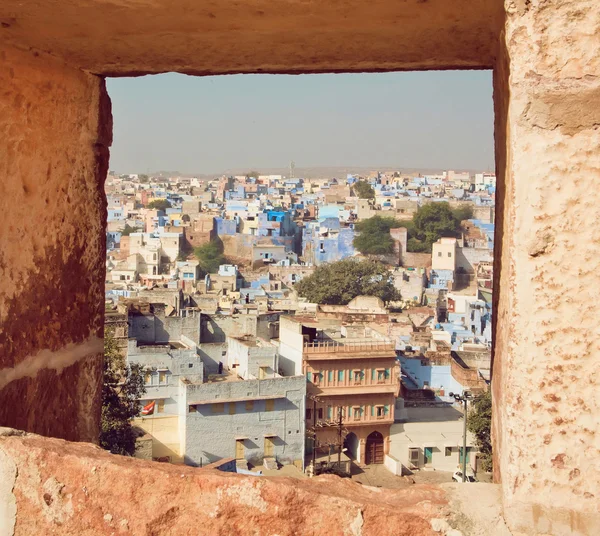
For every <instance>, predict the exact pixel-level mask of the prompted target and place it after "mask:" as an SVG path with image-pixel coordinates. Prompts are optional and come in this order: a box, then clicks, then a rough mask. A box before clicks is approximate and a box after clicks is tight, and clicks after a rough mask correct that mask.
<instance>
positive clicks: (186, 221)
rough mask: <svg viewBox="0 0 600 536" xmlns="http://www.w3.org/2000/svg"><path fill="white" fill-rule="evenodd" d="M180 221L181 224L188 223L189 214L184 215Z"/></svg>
mask: <svg viewBox="0 0 600 536" xmlns="http://www.w3.org/2000/svg"><path fill="white" fill-rule="evenodd" d="M181 221H182V222H183V223H190V221H191V218H190V216H189V214H184V215H183V216H181Z"/></svg>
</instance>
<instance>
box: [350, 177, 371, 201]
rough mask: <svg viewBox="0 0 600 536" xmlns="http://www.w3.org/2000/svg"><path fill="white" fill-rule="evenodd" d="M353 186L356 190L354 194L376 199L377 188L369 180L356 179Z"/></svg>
mask: <svg viewBox="0 0 600 536" xmlns="http://www.w3.org/2000/svg"><path fill="white" fill-rule="evenodd" d="M352 188H353V190H354V194H355V195H357V196H358V197H359V198H360V199H375V190H373V187H372V186H371V185H370V184H369V183H368V182H367V181H362V180H359V181H356V182H355V183H354V184H353V185H352Z"/></svg>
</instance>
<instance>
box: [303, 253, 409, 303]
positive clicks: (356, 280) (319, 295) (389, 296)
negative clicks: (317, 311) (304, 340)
mask: <svg viewBox="0 0 600 536" xmlns="http://www.w3.org/2000/svg"><path fill="white" fill-rule="evenodd" d="M294 289H295V290H296V291H297V292H298V294H299V295H300V296H303V297H305V298H306V299H307V300H308V301H310V302H311V303H318V304H322V305H346V304H347V303H349V302H350V301H351V300H352V299H354V298H356V296H377V297H378V298H381V299H382V300H383V301H384V302H385V303H389V302H390V301H398V300H400V293H399V292H398V291H397V290H396V288H395V287H394V285H393V284H392V283H391V281H390V277H389V271H388V269H387V267H386V266H385V265H384V264H381V263H379V262H375V261H371V260H362V261H357V260H355V259H344V260H341V261H338V262H333V263H330V264H323V265H321V266H318V267H317V268H316V270H315V271H314V272H313V273H312V274H311V275H310V276H308V277H305V278H303V279H302V280H301V281H299V282H298V283H296V285H295V286H294Z"/></svg>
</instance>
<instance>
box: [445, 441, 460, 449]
mask: <svg viewBox="0 0 600 536" xmlns="http://www.w3.org/2000/svg"><path fill="white" fill-rule="evenodd" d="M444 447H446V448H456V447H458V443H457V442H456V441H454V443H453V442H452V441H450V442H449V443H444Z"/></svg>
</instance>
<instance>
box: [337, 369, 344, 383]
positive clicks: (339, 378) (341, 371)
mask: <svg viewBox="0 0 600 536" xmlns="http://www.w3.org/2000/svg"><path fill="white" fill-rule="evenodd" d="M343 381H344V371H343V370H338V382H343Z"/></svg>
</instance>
